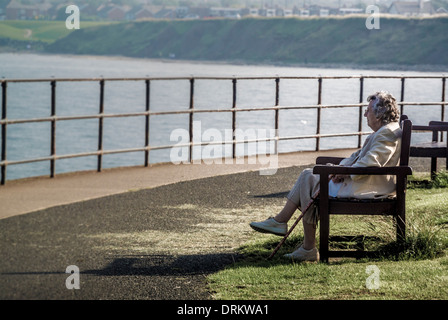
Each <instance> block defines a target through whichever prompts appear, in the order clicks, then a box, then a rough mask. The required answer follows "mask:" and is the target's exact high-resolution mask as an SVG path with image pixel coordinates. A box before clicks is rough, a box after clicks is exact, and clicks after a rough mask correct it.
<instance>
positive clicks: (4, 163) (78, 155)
mask: <svg viewBox="0 0 448 320" xmlns="http://www.w3.org/2000/svg"><path fill="white" fill-rule="evenodd" d="M370 133H371V132H349V133H335V134H333V133H327V134H313V135H302V136H289V137H272V138H263V139H245V140H235V141H233V140H224V141H201V142H195V141H194V142H191V143H182V144H175V145H163V146H154V147H151V146H148V147H137V148H128V149H116V150H98V151H91V152H82V153H75V154H65V155H53V156H47V157H40V158H33V159H24V160H12V161H11V160H7V161H2V162H0V167H1V166H7V165H16V164H26V163H33V162H41V161H50V160H60V159H70V158H81V157H90V156H98V155H108V154H118V153H128V152H143V151H151V150H161V149H169V148H182V147H190V146H193V147H198V146H207V145H226V144H228V145H231V144H241V143H255V142H263V141H273V140H277V141H282V140H298V139H313V138H318V137H319V138H331V137H342V136H358V135H366V134H370Z"/></svg>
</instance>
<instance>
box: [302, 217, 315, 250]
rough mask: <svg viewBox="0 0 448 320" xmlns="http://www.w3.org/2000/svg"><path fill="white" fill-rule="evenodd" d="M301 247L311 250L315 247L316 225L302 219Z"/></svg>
mask: <svg viewBox="0 0 448 320" xmlns="http://www.w3.org/2000/svg"><path fill="white" fill-rule="evenodd" d="M303 234H304V236H303V244H302V246H303V249H305V250H311V249H313V248H314V247H316V227H315V226H314V224H309V223H307V222H305V221H303Z"/></svg>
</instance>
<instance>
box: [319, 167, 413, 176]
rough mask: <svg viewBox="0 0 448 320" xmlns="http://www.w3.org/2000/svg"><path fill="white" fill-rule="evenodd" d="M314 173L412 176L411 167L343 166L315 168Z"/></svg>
mask: <svg viewBox="0 0 448 320" xmlns="http://www.w3.org/2000/svg"><path fill="white" fill-rule="evenodd" d="M313 173H315V174H320V175H330V174H344V175H352V174H353V175H396V176H398V175H411V174H412V168H411V167H409V166H396V167H362V168H361V167H342V166H325V165H316V166H314V169H313Z"/></svg>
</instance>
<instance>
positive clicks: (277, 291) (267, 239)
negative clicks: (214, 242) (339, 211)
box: [209, 174, 448, 300]
mask: <svg viewBox="0 0 448 320" xmlns="http://www.w3.org/2000/svg"><path fill="white" fill-rule="evenodd" d="M445 182H446V175H445V174H442V175H441V176H439V181H436V180H435V181H434V182H431V186H429V187H428V186H427V185H426V186H424V187H422V186H421V185H417V186H416V185H414V186H412V187H411V188H410V189H408V193H407V209H406V220H407V233H406V241H405V242H404V243H398V242H396V239H395V228H394V225H393V221H392V218H390V217H364V216H363V217H344V216H336V217H334V218H333V217H332V218H331V225H330V230H331V231H330V232H331V233H335V234H338V233H342V234H353V235H356V234H367V235H371V236H375V237H377V240H372V241H371V242H369V243H367V245H366V248H367V249H369V250H370V249H373V250H378V251H379V256H377V257H376V258H371V259H360V260H355V259H348V258H345V259H342V258H341V259H330V263H329V264H325V263H294V262H291V261H289V260H287V259H284V258H283V257H282V256H283V254H284V253H286V252H290V251H292V250H294V248H295V246H296V245H297V244H298V243H300V242H301V240H302V238H303V234H302V231H301V229H302V228H300V227H297V228H296V229H297V230H295V231H294V233H293V235H291V236H290V237H289V238H288V240H287V242H286V243H285V244H284V245H283V247H282V248H281V249H280V251H279V252H278V253H277V254H276V256H275V257H274V258H273V259H272V260H269V261H268V260H267V259H266V258H267V257H268V256H269V255H270V253H271V252H272V250H273V249H274V248H275V247H276V245H277V243H278V242H279V241H280V240H281V238H280V237H276V236H270V235H265V234H258V233H254V235H253V237H252V238H251V239H250V240H249V241H248V242H246V243H245V244H244V245H243V246H241V247H240V248H239V252H240V253H242V254H243V256H244V259H243V260H242V261H240V262H238V263H235V264H234V265H232V266H230V267H228V268H227V269H225V270H223V271H220V272H218V273H216V274H213V275H211V276H210V277H209V286H210V290H211V291H212V292H213V293H214V298H215V299H249V300H252V299H281V300H287V299H293V300H298V299H447V298H448V257H447V256H446V253H447V251H448V231H447V226H448V189H447V188H442V187H441V186H444V183H445ZM294 218H295V217H293V219H294ZM317 236H319V233H318V232H317ZM371 265H375V266H376V267H377V270H378V271H379V274H378V281H379V288H378V289H369V288H368V285H367V284H366V281H367V280H368V279H369V277H370V276H372V273H371V272H370V273H369V272H368V269H367V267H368V266H371Z"/></svg>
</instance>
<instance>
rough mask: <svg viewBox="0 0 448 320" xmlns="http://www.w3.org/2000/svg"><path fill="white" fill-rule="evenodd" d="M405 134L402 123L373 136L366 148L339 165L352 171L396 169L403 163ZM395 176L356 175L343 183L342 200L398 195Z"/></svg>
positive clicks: (381, 129)
mask: <svg viewBox="0 0 448 320" xmlns="http://www.w3.org/2000/svg"><path fill="white" fill-rule="evenodd" d="M401 135H402V131H401V129H400V126H399V124H398V122H391V123H389V124H387V125H384V126H382V127H381V128H380V129H378V131H376V132H374V133H372V134H370V135H369V136H368V137H367V139H366V141H365V142H364V145H363V147H362V148H361V149H360V150H358V151H357V152H355V153H353V154H352V155H351V156H350V157H348V158H346V159H344V160H342V161H341V162H340V163H339V165H341V166H351V167H394V166H397V165H398V163H399V161H400V150H401ZM395 180H396V179H395V176H390V175H387V176H386V175H352V176H350V177H348V178H345V179H344V182H342V183H341V186H340V188H339V191H338V193H337V196H338V197H339V198H352V197H354V198H361V199H372V198H384V197H388V196H393V195H395V184H396V181H395Z"/></svg>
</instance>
